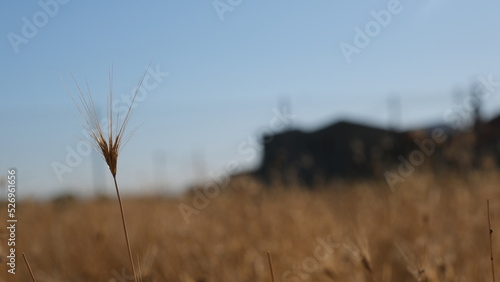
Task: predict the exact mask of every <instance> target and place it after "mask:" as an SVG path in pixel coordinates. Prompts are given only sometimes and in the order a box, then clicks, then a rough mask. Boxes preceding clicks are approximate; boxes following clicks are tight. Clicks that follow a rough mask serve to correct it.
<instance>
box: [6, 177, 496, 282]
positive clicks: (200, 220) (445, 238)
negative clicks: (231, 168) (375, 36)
mask: <svg viewBox="0 0 500 282" xmlns="http://www.w3.org/2000/svg"><path fill="white" fill-rule="evenodd" d="M499 181H500V176H498V173H494V172H482V173H477V174H471V175H469V176H467V177H466V178H464V177H461V178H459V177H456V176H447V177H437V176H434V175H430V174H425V175H417V174H415V175H413V176H412V177H410V178H409V179H407V180H406V181H405V183H403V184H401V185H399V186H398V188H397V190H396V191H395V192H391V190H390V189H389V188H388V187H387V185H386V184H385V183H370V182H363V183H336V184H332V185H330V186H329V187H323V189H318V190H316V191H314V192H308V191H304V190H300V189H294V188H289V189H286V190H285V189H283V188H280V187H274V188H275V189H273V190H267V189H265V188H264V187H263V186H261V185H258V184H256V183H255V182H253V181H250V180H248V179H246V180H245V179H237V180H235V181H233V182H232V183H231V184H230V186H229V187H228V188H227V189H225V190H224V191H222V192H221V193H220V194H219V195H218V196H217V197H215V198H213V199H211V200H210V203H209V204H208V206H207V207H206V208H204V209H202V210H200V213H199V214H197V215H193V216H192V217H191V218H190V219H191V222H190V223H189V224H186V223H185V221H184V219H183V217H182V215H181V213H180V212H179V209H178V206H179V204H180V203H186V204H188V205H191V206H192V199H193V198H192V197H193V194H190V195H186V196H184V197H183V198H181V199H169V198H160V197H156V198H135V199H125V200H124V205H125V209H126V211H127V221H128V226H129V233H130V238H131V244H132V249H133V251H134V256H136V260H138V261H139V263H138V265H137V266H138V271H140V273H141V276H142V281H217V282H218V281H231V282H233V281H271V276H270V271H269V264H268V258H267V251H270V253H271V254H272V260H273V268H274V274H275V276H276V281H293V282H298V281H397V282H405V281H491V280H492V279H491V267H490V257H489V256H490V250H489V237H488V220H487V213H486V199H487V198H489V199H491V200H490V214H491V224H492V228H493V229H495V227H500V201H499V200H500V197H499V196H500V190H499V189H498V183H499ZM2 206H4V205H2ZM3 209H4V207H2V210H3ZM17 212H18V220H19V222H18V230H17V251H18V260H17V263H18V265H17V274H16V275H15V277H14V278H15V279H14V280H12V278H13V276H12V275H9V274H7V273H6V271H2V272H1V273H0V280H2V281H15V280H17V281H31V278H30V275H29V272H28V269H27V267H26V265H25V264H24V263H23V261H22V258H21V252H25V253H26V255H27V256H28V259H29V262H30V264H31V267H32V269H33V272H34V274H35V276H36V278H37V280H38V281H132V279H131V277H130V276H129V277H127V276H122V274H123V273H124V272H123V271H124V270H127V271H128V274H130V270H129V259H128V256H127V249H126V248H125V243H124V236H123V230H122V226H121V222H120V221H119V220H117V219H119V218H120V210H119V208H118V206H117V204H116V199H112V198H111V199H96V200H86V201H75V200H70V199H66V200H58V201H53V202H29V201H24V202H20V203H19V206H18V211H17ZM0 214H1V216H3V217H2V218H0V220H2V221H4V222H5V219H6V218H4V216H5V215H6V213H0ZM499 230H500V228H499ZM0 232H1V233H0V235H1V237H0V238H5V236H6V231H5V230H1V231H0ZM1 241H2V243H1V245H0V246H1V247H2V248H3V249H2V257H5V256H4V253H5V247H6V243H5V240H4V239H2V240H1ZM321 242H323V243H321ZM325 245H329V246H328V247H325ZM493 245H494V250H493V251H494V255H495V258H498V259H499V260H498V261H500V232H499V233H493ZM330 251H331V252H330ZM4 268H5V267H4Z"/></svg>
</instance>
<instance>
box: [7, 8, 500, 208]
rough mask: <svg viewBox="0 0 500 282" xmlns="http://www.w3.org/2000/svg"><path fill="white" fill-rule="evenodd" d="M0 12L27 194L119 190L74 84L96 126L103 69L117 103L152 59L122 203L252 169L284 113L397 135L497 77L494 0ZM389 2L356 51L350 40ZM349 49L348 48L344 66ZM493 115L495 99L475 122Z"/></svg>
mask: <svg viewBox="0 0 500 282" xmlns="http://www.w3.org/2000/svg"><path fill="white" fill-rule="evenodd" d="M1 3H2V9H0V22H1V25H0V31H1V32H0V33H1V34H3V37H2V38H3V39H2V40H1V43H0V52H1V54H2V56H1V64H0V69H1V75H0V84H1V85H2V91H1V92H0V95H1V102H0V130H1V132H2V135H1V136H2V138H0V176H1V177H2V178H5V177H6V174H7V169H8V168H11V167H13V168H17V169H18V175H19V182H18V185H19V189H18V191H19V195H20V196H21V197H27V196H34V197H42V198H45V197H50V196H52V195H55V194H61V193H75V194H79V195H92V194H93V193H95V192H96V190H99V191H107V192H110V193H112V192H113V188H112V186H111V183H110V181H111V177H110V175H109V172H108V171H107V168H106V166H105V164H104V162H103V161H102V160H101V159H100V156H99V155H97V154H95V153H91V154H89V153H88V152H87V151H86V150H84V149H87V147H86V146H84V145H85V144H83V143H82V140H85V136H84V135H83V134H82V127H81V125H80V119H81V117H80V116H79V114H78V112H77V110H76V108H75V106H74V104H73V102H72V100H71V98H70V96H69V95H68V93H67V91H66V89H65V85H67V87H68V88H69V90H70V91H71V92H72V93H73V94H76V93H77V92H76V91H77V88H76V86H75V83H74V82H73V81H72V77H71V76H72V75H74V76H75V78H76V80H77V81H78V83H80V84H81V85H82V86H83V85H85V83H86V81H88V84H89V86H90V90H91V92H92V94H93V96H94V99H95V102H96V106H97V107H98V109H99V110H100V111H101V113H102V114H103V115H104V114H105V113H106V107H107V105H108V104H107V97H108V96H107V95H108V91H109V77H108V73H109V70H110V69H111V68H113V70H114V71H113V72H114V79H113V89H114V93H115V97H116V98H117V102H116V103H117V104H116V105H115V106H116V107H123V106H128V105H129V104H127V103H128V102H127V101H128V99H129V97H131V95H132V94H131V93H132V91H133V90H134V87H135V86H136V85H137V82H138V81H139V79H140V77H141V76H142V75H143V74H144V73H145V72H146V70H147V66H148V65H149V64H150V68H149V70H148V71H147V72H146V79H147V81H148V83H149V84H148V85H147V86H146V87H143V88H142V90H141V94H140V99H139V100H138V101H137V102H136V104H135V105H134V107H135V108H134V113H133V117H132V120H131V123H130V127H129V129H133V127H134V126H139V127H138V130H137V132H136V133H135V135H134V136H133V138H132V139H131V140H130V142H129V143H128V144H127V146H126V147H125V149H124V150H123V152H122V154H121V155H120V161H119V168H118V179H119V182H120V183H122V184H121V187H123V188H122V190H123V191H124V193H127V192H128V193H145V192H157V191H161V192H165V193H178V192H180V191H183V189H184V188H186V187H188V186H189V185H192V184H193V183H196V182H199V181H203V180H206V179H209V178H210V176H211V175H213V174H217V173H218V172H219V171H221V170H224V167H225V166H226V165H227V164H228V163H230V162H236V163H237V164H238V167H239V168H240V169H241V170H245V169H251V168H253V167H255V166H256V165H257V164H258V162H259V160H260V156H261V154H260V151H259V150H260V146H259V144H258V142H256V141H255V140H259V139H260V138H261V136H262V134H263V133H266V132H267V133H269V131H270V121H271V120H272V119H273V118H275V117H276V110H277V109H281V108H283V107H286V108H287V109H289V110H290V111H291V114H292V115H293V118H292V119H291V122H290V124H288V125H287V126H288V127H297V128H301V129H306V130H307V129H311V130H312V129H316V128H318V127H321V126H323V125H325V124H329V123H331V122H333V121H335V120H337V119H340V118H349V119H354V120H357V121H361V122H364V123H370V124H373V125H376V126H379V127H382V128H387V127H389V126H396V127H397V128H399V129H405V128H411V127H418V126H421V125H425V124H429V123H443V122H445V121H444V119H443V113H444V112H446V111H447V110H448V109H450V108H452V107H454V105H455V104H456V103H457V101H460V99H461V98H460V97H462V99H463V97H465V95H467V94H469V92H470V88H471V85H472V84H473V83H474V82H475V81H476V80H477V77H478V76H483V77H487V76H490V75H491V76H492V77H493V80H494V81H497V80H500V52H498V48H497V47H498V44H499V43H500V42H499V41H500V38H498V37H496V36H495V34H496V30H497V29H498V27H499V26H500V17H498V11H499V8H500V3H498V2H497V1H475V2H471V1H465V0H464V1H451V0H442V1H426V0H420V1H415V0H414V1H411V0H403V1H400V2H399V4H397V3H396V2H394V1H369V2H366V1H349V2H348V3H341V2H339V1H316V2H314V3H312V2H307V1H300V2H294V3H291V2H289V1H272V2H258V1H257V2H256V1H245V0H242V1H224V0H220V1H202V2H197V1H149V2H148V3H147V4H146V3H142V2H137V1H85V2H81V1H67V0H66V1H62V0H61V1H56V0H41V1H39V2H37V1H22V2H12V1H2V2H1ZM396 4H397V7H398V11H399V12H398V13H397V14H391V16H390V18H389V19H387V18H386V22H385V23H386V24H385V26H382V25H380V24H379V25H378V26H379V29H378V30H377V29H375V30H373V29H372V30H371V31H372V35H373V36H368V37H367V38H369V41H368V42H364V44H362V45H363V46H361V47H362V48H358V47H359V46H358V47H356V42H355V39H356V36H357V35H358V29H359V30H362V31H365V30H366V27H367V26H368V28H370V27H369V26H370V24H371V22H373V21H374V19H375V18H374V17H375V16H374V15H377V14H380V11H381V10H387V9H388V5H389V6H390V5H396ZM358 39H359V38H358ZM358 43H359V42H358ZM345 44H349V45H351V46H354V47H355V48H357V52H356V53H353V54H351V55H349V56H345V54H344V52H343V49H342V46H346V45H345ZM354 47H353V48H354ZM390 101H399V102H397V103H399V104H400V114H394V113H391V111H390V107H389V105H390V103H391V102H390ZM498 112H500V97H498V95H493V96H491V97H489V98H488V101H487V102H486V103H485V104H484V109H483V111H482V114H483V115H484V117H485V118H488V117H491V116H494V115H495V114H497V113H498ZM395 120H397V121H395ZM271 131H272V130H271ZM271 133H272V132H271ZM243 142H246V143H243ZM242 144H244V146H246V147H247V148H248V146H250V147H251V148H253V150H254V152H256V154H251V155H250V154H244V153H243V152H242V150H241V146H242ZM75 152H76V153H75ZM82 152H83V154H82ZM247 152H248V151H247ZM75 154H76V155H75ZM63 168H64V169H63ZM89 187H94V188H90V189H89ZM103 189H104V190H103Z"/></svg>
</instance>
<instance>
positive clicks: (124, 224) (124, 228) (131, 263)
mask: <svg viewBox="0 0 500 282" xmlns="http://www.w3.org/2000/svg"><path fill="white" fill-rule="evenodd" d="M113 180H114V182H115V189H116V196H117V197H118V203H119V204H120V212H121V215H122V223H123V232H124V233H125V241H127V248H128V257H129V258H130V266H131V267H132V272H133V274H134V281H135V282H137V275H136V273H135V266H134V259H133V257H132V249H131V248H130V241H129V239H128V231H127V223H126V221H125V212H124V211H123V205H122V197H121V196H120V190H119V189H118V183H117V182H116V176H114V175H113Z"/></svg>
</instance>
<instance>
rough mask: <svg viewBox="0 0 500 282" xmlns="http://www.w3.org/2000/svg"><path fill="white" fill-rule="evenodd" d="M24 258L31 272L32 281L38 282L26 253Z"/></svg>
mask: <svg viewBox="0 0 500 282" xmlns="http://www.w3.org/2000/svg"><path fill="white" fill-rule="evenodd" d="M23 258H24V262H25V263H26V266H27V267H28V270H29V272H30V275H31V279H32V280H33V282H36V278H35V275H34V274H33V271H32V270H31V266H30V263H29V262H28V258H26V255H25V254H24V253H23Z"/></svg>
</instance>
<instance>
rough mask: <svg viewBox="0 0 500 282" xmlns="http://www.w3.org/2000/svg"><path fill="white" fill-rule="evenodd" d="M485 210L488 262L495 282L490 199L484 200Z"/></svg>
mask: <svg viewBox="0 0 500 282" xmlns="http://www.w3.org/2000/svg"><path fill="white" fill-rule="evenodd" d="M486 210H487V212H488V229H489V230H488V231H489V234H490V260H491V276H492V278H493V282H496V280H495V263H494V261H493V238H492V235H493V229H491V219H490V199H487V200H486Z"/></svg>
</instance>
